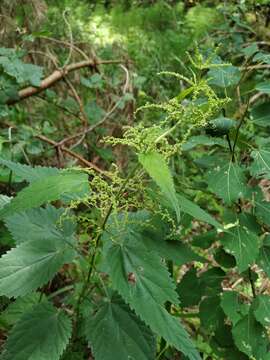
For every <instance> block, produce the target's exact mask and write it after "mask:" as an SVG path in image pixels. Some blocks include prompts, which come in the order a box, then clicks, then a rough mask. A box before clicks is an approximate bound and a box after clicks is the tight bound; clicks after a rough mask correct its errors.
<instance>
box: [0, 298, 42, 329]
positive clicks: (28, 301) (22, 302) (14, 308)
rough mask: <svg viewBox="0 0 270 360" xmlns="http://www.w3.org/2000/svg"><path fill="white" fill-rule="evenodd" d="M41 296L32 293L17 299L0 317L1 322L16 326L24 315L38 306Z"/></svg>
mask: <svg viewBox="0 0 270 360" xmlns="http://www.w3.org/2000/svg"><path fill="white" fill-rule="evenodd" d="M39 300H40V294H38V293H31V294H28V295H26V296H23V297H19V298H17V299H16V300H15V301H14V302H12V303H11V304H9V306H8V307H7V308H6V309H5V311H4V312H3V313H2V314H1V315H0V322H2V321H3V322H4V323H5V324H7V325H8V326H10V325H14V324H15V323H16V322H17V321H18V320H19V319H20V318H21V317H22V315H23V314H24V313H26V312H28V311H29V310H30V309H32V308H33V306H34V305H36V304H38V303H39Z"/></svg>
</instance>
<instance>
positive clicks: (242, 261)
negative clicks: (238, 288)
mask: <svg viewBox="0 0 270 360" xmlns="http://www.w3.org/2000/svg"><path fill="white" fill-rule="evenodd" d="M220 242H221V243H222V245H223V246H224V248H225V250H226V251H227V252H229V253H230V254H232V255H233V256H234V257H235V259H236V263H237V267H238V270H239V271H240V272H242V271H245V270H247V269H248V267H250V266H251V265H252V264H253V263H254V262H255V261H256V259H257V257H258V255H259V238H258V236H257V235H255V234H253V233H252V232H250V231H248V230H247V229H246V228H244V227H243V228H240V227H239V226H237V227H235V228H233V229H232V230H231V231H230V232H228V233H225V234H224V236H223V237H222V238H220Z"/></svg>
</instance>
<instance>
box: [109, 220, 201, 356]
mask: <svg viewBox="0 0 270 360" xmlns="http://www.w3.org/2000/svg"><path fill="white" fill-rule="evenodd" d="M115 226H118V227H119V228H118V231H115V230H112V228H111V227H110V228H109V230H108V234H111V236H112V239H111V240H112V241H111V242H110V240H109V239H107V240H106V242H107V244H106V246H105V254H104V256H105V261H106V263H107V267H108V269H109V270H108V271H109V274H110V278H111V282H112V286H113V288H114V289H115V290H117V291H118V293H119V294H120V295H121V296H122V297H123V298H124V300H125V301H126V302H127V303H128V304H129V305H130V306H131V308H132V309H134V310H135V312H136V314H137V315H139V316H140V317H141V319H143V321H144V322H145V323H146V324H147V325H148V326H149V327H150V328H151V329H152V330H153V331H154V332H155V333H157V334H158V335H160V336H162V337H163V338H164V339H166V341H167V342H168V343H169V344H171V345H173V346H175V347H176V348H177V349H178V350H180V351H182V352H183V353H184V354H185V355H187V356H188V357H189V358H190V359H191V360H195V359H196V360H197V359H200V357H199V355H198V353H197V351H196V350H195V348H194V346H193V344H192V342H191V340H190V339H189V337H188V335H187V333H186V332H185V330H184V329H183V328H182V326H181V324H180V323H179V321H178V320H177V319H175V318H174V317H172V316H171V315H170V314H169V313H168V312H167V311H166V310H165V309H164V307H163V306H164V303H165V302H166V301H169V302H171V303H177V302H178V298H177V294H176V292H175V290H174V288H175V286H174V285H173V283H172V280H171V279H170V277H169V273H168V271H167V270H166V268H165V266H164V263H162V262H161V259H160V257H159V256H158V255H157V253H156V252H149V251H147V248H146V247H145V246H144V244H143V238H142V237H141V236H140V233H139V232H138V228H137V227H135V228H134V229H133V228H132V226H130V224H128V225H125V223H124V222H123V219H122V221H119V219H118V221H117V222H116V224H115ZM125 227H126V229H125ZM115 233H117V234H118V236H116V237H114V234H115Z"/></svg>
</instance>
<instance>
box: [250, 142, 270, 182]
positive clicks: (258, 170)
mask: <svg viewBox="0 0 270 360" xmlns="http://www.w3.org/2000/svg"><path fill="white" fill-rule="evenodd" d="M251 157H252V158H253V162H252V164H251V166H250V173H251V175H252V176H255V177H257V178H260V177H264V176H267V177H269V175H270V149H269V148H260V149H257V150H254V151H252V152H251Z"/></svg>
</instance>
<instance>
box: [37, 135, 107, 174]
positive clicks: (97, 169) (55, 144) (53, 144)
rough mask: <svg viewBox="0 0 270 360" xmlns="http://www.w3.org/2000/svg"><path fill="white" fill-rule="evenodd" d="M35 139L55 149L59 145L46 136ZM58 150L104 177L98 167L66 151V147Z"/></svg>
mask: <svg viewBox="0 0 270 360" xmlns="http://www.w3.org/2000/svg"><path fill="white" fill-rule="evenodd" d="M36 138H37V139H40V140H41V141H44V142H46V143H48V144H50V145H52V146H54V147H55V148H57V147H58V146H59V144H58V143H57V142H56V141H54V140H51V139H49V138H47V137H46V136H44V135H36ZM60 149H61V150H62V151H63V152H65V153H67V154H68V155H70V156H71V157H73V158H75V159H77V160H78V161H79V162H80V163H82V164H84V165H86V166H87V167H89V168H92V169H94V170H96V171H97V172H99V173H100V174H103V175H105V176H106V171H104V170H102V169H100V168H99V167H98V166H96V165H95V164H93V163H91V162H90V161H88V160H86V159H85V158H84V157H82V156H81V155H79V154H77V153H75V152H74V151H72V150H70V149H68V148H67V147H65V146H61V147H60Z"/></svg>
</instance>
